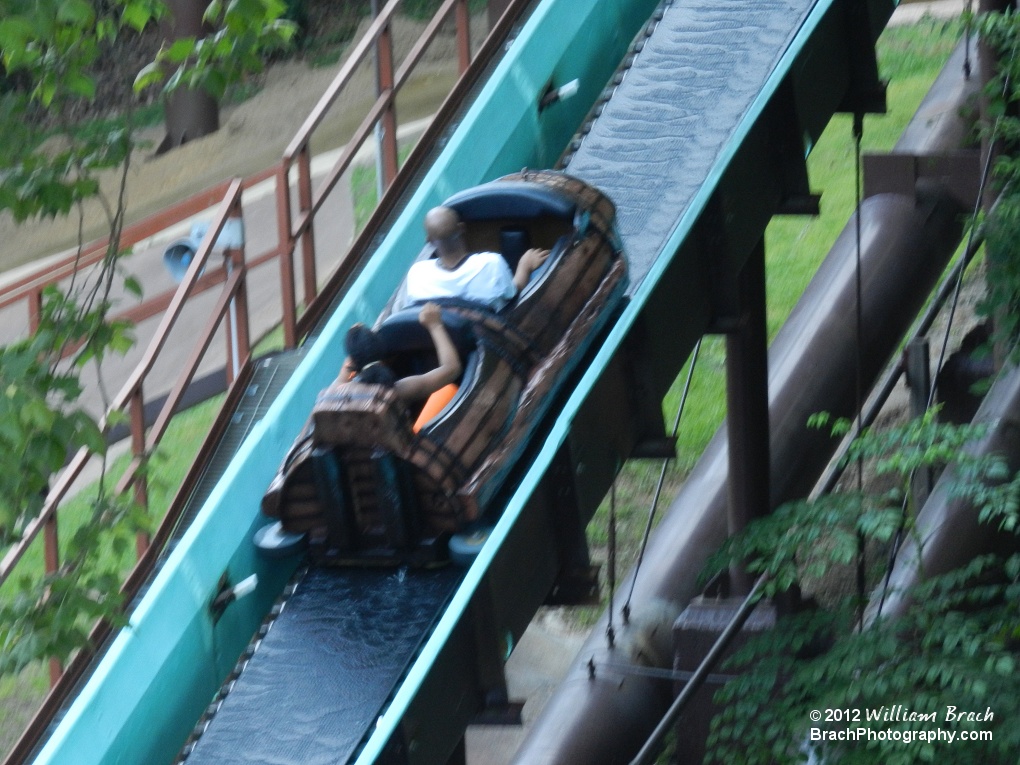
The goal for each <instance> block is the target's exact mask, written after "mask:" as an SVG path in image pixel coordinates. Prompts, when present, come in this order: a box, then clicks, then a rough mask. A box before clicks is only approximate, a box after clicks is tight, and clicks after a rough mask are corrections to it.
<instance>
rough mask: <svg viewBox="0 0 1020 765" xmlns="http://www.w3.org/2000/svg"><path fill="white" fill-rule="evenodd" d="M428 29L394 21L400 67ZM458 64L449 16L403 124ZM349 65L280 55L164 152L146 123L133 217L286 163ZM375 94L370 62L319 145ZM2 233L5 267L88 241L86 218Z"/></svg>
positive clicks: (413, 83)
mask: <svg viewBox="0 0 1020 765" xmlns="http://www.w3.org/2000/svg"><path fill="white" fill-rule="evenodd" d="M367 24H368V22H367V21H366V22H363V23H362V25H361V28H360V29H359V32H358V35H357V36H356V37H355V39H359V38H360V36H361V30H363V29H364V28H365V27H367ZM423 27H424V24H423V23H421V22H416V21H410V20H407V19H399V20H398V21H397V22H396V23H395V24H394V37H395V48H396V58H397V62H398V65H399V61H401V60H402V58H403V56H404V55H405V54H406V51H407V50H408V49H409V48H410V46H411V44H412V43H413V42H414V41H415V40H416V39H417V38H418V36H419V34H420V32H421V30H422V29H423ZM486 31H487V20H486V18H485V14H479V15H477V16H476V18H475V19H473V21H472V47H473V48H477V46H478V45H479V44H480V42H481V40H482V39H483V37H484V35H485V33H486ZM369 61H371V57H370V58H369ZM455 62H456V47H455V40H454V36H453V27H452V25H450V24H448V25H447V28H446V29H445V30H444V32H443V33H442V34H441V35H440V37H439V38H438V39H437V40H436V41H435V42H434V43H433V45H432V46H431V48H430V49H429V50H428V51H427V53H426V56H425V60H424V61H423V62H422V64H421V65H420V66H419V69H418V70H417V74H416V75H415V76H414V77H412V78H411V80H410V81H409V82H408V84H407V85H406V86H405V88H404V89H403V90H402V91H401V94H400V96H399V97H398V103H397V116H398V120H399V121H400V122H401V123H403V122H409V121H412V120H416V119H419V118H421V117H424V116H426V115H428V114H431V113H433V112H434V110H435V109H436V107H437V106H438V105H439V103H440V102H441V100H442V98H443V97H444V96H445V94H446V91H447V89H448V88H449V86H450V85H451V84H452V83H453V81H454V79H455V77H456V71H455ZM342 66H343V61H340V62H337V63H335V64H332V65H328V66H313V65H311V64H309V63H308V62H307V61H302V60H287V61H280V62H276V63H273V64H272V65H270V66H269V67H268V68H267V70H266V72H265V73H264V74H263V75H261V76H260V78H259V79H260V81H261V85H260V87H259V89H258V91H257V92H256V93H255V94H254V95H253V96H251V97H250V98H248V99H247V100H245V101H243V102H242V103H239V104H235V105H231V106H226V107H224V108H223V109H221V114H220V125H221V127H220V130H219V131H218V132H216V133H214V134H212V135H209V136H206V137H204V138H201V139H198V140H195V141H192V142H190V143H188V144H185V145H184V146H182V147H180V148H177V149H174V150H172V151H170V152H167V153H166V154H163V155H161V156H156V155H155V147H156V146H157V145H158V144H159V142H160V140H161V139H162V138H163V129H162V126H157V127H153V128H148V129H145V130H142V131H140V135H139V137H140V139H141V140H140V146H139V148H138V149H137V150H136V151H135V153H134V155H133V157H132V160H131V163H130V167H129V168H128V171H127V199H128V220H129V222H133V221H137V220H139V219H141V218H143V217H145V216H146V215H149V214H152V213H153V212H156V211H158V210H160V209H162V208H164V207H166V206H168V205H170V204H172V203H174V202H177V201H179V200H181V199H184V198H186V197H187V196H188V195H190V194H193V193H195V192H197V191H200V190H202V189H204V188H207V187H209V186H211V185H214V184H215V183H218V182H219V181H221V180H223V179H224V178H229V177H232V176H239V177H244V176H247V175H251V174H253V173H255V172H258V171H260V170H263V169H265V168H267V167H269V166H271V165H272V164H274V163H276V162H278V161H279V160H280V158H281V157H282V156H283V152H284V150H285V149H286V147H287V145H288V144H289V143H290V141H291V140H292V138H293V137H294V135H295V134H296V133H297V131H298V129H299V128H300V127H301V125H302V123H303V122H304V120H305V119H306V118H307V116H308V115H309V114H310V113H311V112H312V109H313V108H314V107H315V105H316V103H317V102H318V101H319V99H320V98H321V97H322V95H323V94H324V93H325V92H326V90H327V88H328V87H329V85H330V83H331V82H332V80H333V78H334V77H335V76H336V75H337V73H338V72H339V70H340V69H341V67H342ZM373 100H374V72H373V70H372V69H371V68H370V66H368V65H363V66H361V67H359V68H358V69H357V71H356V73H355V76H354V78H353V79H352V82H351V84H350V86H349V87H348V88H346V89H345V90H344V91H343V93H342V94H341V96H340V98H339V99H338V100H337V102H336V103H335V104H334V106H333V107H332V109H331V110H330V111H329V113H328V114H327V117H326V119H325V121H324V123H323V124H322V126H321V127H320V128H319V129H318V130H317V131H316V133H315V136H314V139H313V151H314V152H320V151H325V150H328V149H332V148H336V147H337V146H341V145H343V144H344V143H345V142H346V140H347V139H348V138H349V137H350V135H351V134H352V133H353V132H354V130H355V129H356V127H357V125H358V123H359V122H360V121H361V119H362V117H363V115H364V114H365V112H366V111H367V109H368V107H369V105H370V104H371V103H372V101H373ZM118 180H119V179H118V177H116V176H114V175H112V174H111V175H108V176H106V177H104V178H103V189H104V191H105V193H106V194H107V195H113V194H114V193H115V191H116V189H117V185H118ZM83 228H84V240H85V241H86V242H88V241H91V240H93V239H96V238H99V237H101V236H103V235H105V234H106V233H108V230H109V229H108V226H106V225H105V216H104V214H103V212H102V209H101V208H100V207H99V206H98V205H89V206H88V207H87V208H86V210H85V213H84V224H83ZM0 241H2V242H4V246H3V247H2V248H0V272H3V271H8V270H10V269H13V268H15V267H18V266H23V265H24V264H26V263H29V262H32V261H36V260H38V259H39V258H42V257H45V256H47V255H51V254H54V253H57V252H63V251H66V250H68V249H70V248H72V247H74V246H75V245H76V244H77V241H78V218H77V216H71V217H68V218H66V219H62V220H45V221H32V222H28V223H24V224H21V225H17V224H15V222H14V220H13V219H12V217H11V216H10V215H9V214H7V213H2V214H0Z"/></svg>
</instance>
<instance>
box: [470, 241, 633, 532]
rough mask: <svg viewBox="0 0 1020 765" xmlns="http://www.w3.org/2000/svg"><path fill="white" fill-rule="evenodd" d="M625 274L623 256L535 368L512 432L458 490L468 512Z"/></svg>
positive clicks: (494, 479)
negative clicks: (558, 340)
mask: <svg viewBox="0 0 1020 765" xmlns="http://www.w3.org/2000/svg"><path fill="white" fill-rule="evenodd" d="M626 276H627V264H626V262H625V261H624V259H623V258H617V259H616V260H615V261H614V262H613V265H612V267H611V268H610V271H609V273H608V274H607V275H606V278H605V279H604V280H603V282H602V284H601V286H600V287H599V289H598V290H597V291H596V293H595V294H594V295H593V296H592V297H591V299H590V300H589V301H588V302H587V304H586V305H585V307H584V309H583V310H582V311H581V312H580V314H579V315H578V316H577V319H576V321H575V322H574V324H573V325H571V327H570V331H569V332H567V333H566V334H564V335H563V337H562V338H561V340H560V342H559V343H558V344H557V345H556V347H555V348H554V349H553V350H552V351H551V352H550V353H549V355H548V356H547V357H546V359H545V361H544V362H542V364H540V365H539V366H538V368H536V369H535V370H534V372H533V373H532V375H531V377H530V379H529V384H528V386H527V388H525V390H524V391H523V392H522V394H521V397H520V400H519V402H518V408H517V413H516V416H515V417H514V420H513V423H512V424H511V426H510V431H509V432H508V433H507V435H506V436H505V437H504V438H503V439H501V441H500V443H499V444H498V445H497V446H496V447H495V448H494V449H493V450H492V451H491V452H490V453H489V455H488V456H487V457H486V458H485V460H484V461H483V462H482V464H481V465H480V466H479V468H478V470H476V471H475V473H474V474H473V475H472V476H471V478H469V479H468V481H466V482H465V484H464V486H463V487H462V489H461V491H460V493H459V494H460V497H461V499H462V500H463V502H464V504H465V506H466V507H467V508H468V510H467V512H468V513H474V514H475V515H477V513H478V512H479V510H480V508H481V507H483V506H484V505H485V503H486V502H487V501H488V499H489V498H490V496H491V494H492V493H493V492H494V490H495V487H496V483H498V479H499V478H500V477H501V476H502V474H503V473H504V472H505V471H506V470H507V469H508V468H509V463H510V462H511V461H512V459H513V458H514V456H515V455H516V453H517V451H518V449H519V447H520V444H521V441H522V439H524V438H526V437H527V435H528V432H529V431H530V430H531V429H532V428H533V427H534V419H535V416H536V411H540V410H541V407H542V406H543V402H546V401H547V400H548V397H549V396H550V394H551V393H552V391H553V389H554V388H555V386H556V384H557V382H558V377H559V376H560V373H561V372H562V370H563V368H564V367H565V366H566V365H567V363H568V362H569V361H570V360H572V358H573V357H574V356H576V354H577V352H578V348H579V347H580V345H581V342H580V341H581V339H582V338H585V337H588V336H589V334H590V333H591V332H592V331H593V330H594V328H595V327H596V326H597V325H598V323H599V321H598V320H599V316H600V314H602V312H603V310H604V309H605V307H606V305H607V303H608V302H609V301H610V299H611V298H612V297H613V295H614V293H617V292H619V290H621V289H622V288H623V285H624V284H626Z"/></svg>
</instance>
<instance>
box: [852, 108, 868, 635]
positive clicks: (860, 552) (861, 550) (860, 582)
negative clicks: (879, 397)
mask: <svg viewBox="0 0 1020 765" xmlns="http://www.w3.org/2000/svg"><path fill="white" fill-rule="evenodd" d="M853 136H854V185H855V193H856V199H857V214H856V215H855V216H854V235H855V237H856V248H855V254H854V257H855V268H854V287H855V290H856V304H855V307H854V321H855V330H854V331H855V335H856V336H855V338H854V340H855V346H856V347H855V349H854V352H855V355H856V369H855V370H854V374H855V377H856V381H855V383H856V404H855V408H856V417H855V419H856V421H857V430H858V432H861V431H863V430H864V428H863V426H862V424H861V422H862V418H863V414H864V391H863V377H864V371H863V369H864V360H863V359H862V357H861V346H862V343H863V341H864V329H863V323H864V319H863V310H862V308H861V301H862V299H863V295H864V289H863V286H862V284H861V249H862V246H861V238H862V236H861V214H862V212H863V210H862V207H861V205H862V203H863V201H864V200H863V195H864V194H863V190H862V188H861V186H862V184H861V175H862V170H861V164H862V163H861V145H862V143H863V141H864V114H863V113H860V112H858V113H856V114H854V122H853ZM863 491H864V458H863V457H862V456H860V455H858V457H857V492H858V496H860V494H861V493H862V492H863ZM856 584H857V599H858V615H857V622H858V626H860V627H863V625H864V600H865V588H866V587H867V554H866V549H865V540H864V533H863V532H862V531H861V530H860V529H858V530H857V582H856Z"/></svg>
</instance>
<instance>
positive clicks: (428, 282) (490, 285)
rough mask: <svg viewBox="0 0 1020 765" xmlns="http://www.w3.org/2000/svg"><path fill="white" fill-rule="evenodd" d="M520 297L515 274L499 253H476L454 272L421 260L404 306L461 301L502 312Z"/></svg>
mask: <svg viewBox="0 0 1020 765" xmlns="http://www.w3.org/2000/svg"><path fill="white" fill-rule="evenodd" d="M516 294H517V288H516V287H515V286H514V278H513V274H511V273H510V267H509V266H508V265H507V263H506V261H505V260H503V256H502V255H500V254H499V253H498V252H476V253H473V254H471V255H469V256H468V257H466V258H464V260H463V262H462V263H461V264H460V265H459V266H457V268H456V269H454V270H453V271H448V270H446V269H445V268H443V267H442V266H441V265H440V264H439V259H438V258H429V259H428V260H419V261H418V262H417V263H415V264H414V265H412V266H411V269H410V270H409V271H408V272H407V280H406V282H405V284H404V305H405V306H407V305H412V304H414V303H420V302H423V301H427V300H435V299H436V298H460V299H462V300H473V301H475V302H477V303H484V304H485V305H488V306H490V307H491V308H493V309H494V310H496V311H498V310H499V309H500V308H502V307H503V306H505V305H506V304H507V302H509V301H510V300H511V298H513V297H514V296H515V295H516Z"/></svg>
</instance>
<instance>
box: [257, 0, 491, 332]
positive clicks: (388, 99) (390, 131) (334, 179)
mask: <svg viewBox="0 0 1020 765" xmlns="http://www.w3.org/2000/svg"><path fill="white" fill-rule="evenodd" d="M400 3H401V0H390V1H389V2H388V3H387V4H386V6H385V7H384V8H383V9H382V11H380V12H379V15H378V16H376V18H375V19H374V20H373V22H372V24H371V26H370V27H369V28H368V30H367V31H366V32H365V36H364V37H362V38H361V40H360V42H358V44H357V45H356V46H355V47H354V49H353V50H352V51H351V54H350V56H348V58H347V60H346V61H345V62H344V65H343V67H342V68H341V69H340V71H339V72H338V73H337V76H336V78H335V79H334V80H333V82H332V83H331V84H330V86H329V88H328V89H327V90H326V92H325V94H324V95H323V97H322V98H321V99H320V100H319V103H318V104H316V106H315V108H314V109H313V110H312V112H311V114H309V115H308V118H307V119H306V120H305V122H304V124H303V125H302V126H301V128H300V129H299V130H298V132H297V135H295V136H294V139H293V140H292V141H291V142H290V145H289V146H288V147H287V149H286V150H285V151H284V154H283V160H282V162H281V163H280V166H279V168H278V170H277V172H278V177H277V189H278V193H277V230H278V232H279V236H280V245H279V250H280V253H281V255H282V257H281V259H280V263H281V266H282V269H283V270H282V272H281V275H280V277H281V284H282V289H283V335H284V343H285V344H286V346H287V347H288V348H291V347H294V345H295V344H296V343H297V339H298V330H297V319H298V311H297V298H296V293H295V279H294V257H293V256H294V252H295V250H296V249H297V248H298V246H299V245H300V249H301V264H302V273H303V276H304V279H303V291H304V302H305V305H306V306H307V305H309V304H310V303H311V302H312V301H313V300H314V299H315V297H316V295H317V293H318V289H317V281H316V274H315V247H316V245H315V230H314V225H313V224H314V221H315V215H316V213H318V211H319V210H320V209H321V208H322V206H323V204H324V203H325V201H326V200H327V199H328V198H329V196H330V194H331V193H332V192H333V190H334V189H335V188H336V185H337V183H338V182H339V180H340V178H341V176H342V175H343V174H344V172H346V171H347V170H348V168H350V166H351V164H352V163H353V162H354V158H355V156H356V155H357V153H358V151H359V150H360V149H361V148H362V146H364V145H365V144H366V143H367V142H368V141H369V139H370V138H372V137H373V135H374V134H375V132H376V126H377V125H378V126H379V128H380V129H379V131H378V132H379V137H380V145H379V152H380V156H381V161H380V167H381V174H382V177H381V181H382V186H383V188H384V189H386V188H389V187H390V186H391V185H392V183H393V181H394V179H395V178H396V176H397V170H398V155H397V116H396V97H397V93H398V92H399V91H400V89H401V88H402V87H403V86H404V85H405V84H406V83H407V81H408V79H409V77H410V74H411V72H412V71H413V70H414V67H415V66H417V64H418V62H419V61H420V60H421V58H422V56H423V55H424V53H425V51H426V50H427V49H428V46H429V45H430V44H431V43H432V42H433V40H435V38H436V36H437V35H438V33H439V31H440V29H441V27H442V25H443V22H444V21H445V20H446V19H447V17H448V16H450V14H451V13H452V14H453V15H454V17H455V22H456V35H457V51H458V56H457V58H458V65H459V74H460V75H463V74H464V72H465V71H466V70H467V68H468V65H469V64H470V61H471V42H470V34H471V30H470V23H469V22H470V18H469V14H468V6H467V0H446V1H445V2H444V3H443V4H442V6H440V8H439V10H438V11H437V12H436V14H435V16H434V17H433V18H432V21H431V22H429V24H428V26H427V27H426V29H425V31H424V32H423V34H422V36H421V37H420V38H419V39H418V41H417V42H416V43H415V44H414V46H412V48H411V50H410V51H409V52H408V54H407V56H406V57H405V59H404V61H403V62H402V63H401V64H400V66H399V68H396V69H395V68H394V63H395V62H394V56H393V17H394V15H395V14H396V12H397V9H398V8H399V7H400ZM373 52H374V53H375V57H376V71H377V85H378V87H377V96H376V99H375V101H374V102H373V103H372V105H371V106H370V107H369V109H368V113H367V114H366V115H365V117H364V118H363V119H362V121H361V123H360V124H359V125H358V127H357V128H356V129H355V131H354V134H353V136H352V137H351V139H350V140H349V141H348V143H347V145H346V147H345V148H344V150H343V151H342V152H341V153H340V156H339V157H338V158H337V160H336V162H335V163H334V164H333V167H332V168H330V170H329V171H328V172H327V173H326V175H325V177H324V178H323V180H322V181H321V183H320V185H319V187H318V188H317V189H315V190H313V188H312V151H311V141H312V135H313V134H314V132H315V130H316V128H318V127H319V126H320V125H321V124H322V122H323V120H324V119H325V117H326V115H327V113H328V112H329V110H330V109H331V108H332V107H333V106H334V105H335V103H336V101H337V99H338V97H339V96H340V93H341V92H342V91H343V89H344V88H345V87H347V85H348V84H349V83H350V82H351V79H352V78H353V77H354V73H355V71H357V69H358V67H359V66H361V65H362V64H363V63H364V62H365V61H366V59H367V58H368V57H369V56H370V55H371V54H372V53H373ZM292 169H294V170H296V173H297V177H296V179H295V183H296V186H297V201H298V211H297V214H296V215H295V214H294V210H293V208H292V205H291V199H290V195H289V194H288V193H281V191H280V190H283V189H287V188H289V183H288V179H289V178H290V174H291V170H292ZM343 262H344V259H341V261H340V262H339V263H338V267H339V266H342V265H343Z"/></svg>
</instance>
